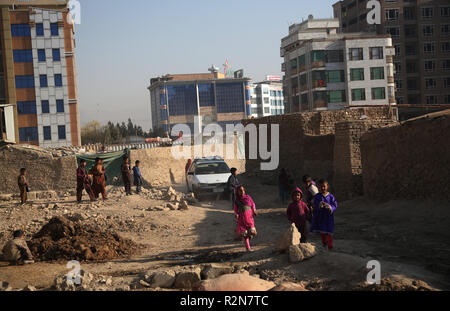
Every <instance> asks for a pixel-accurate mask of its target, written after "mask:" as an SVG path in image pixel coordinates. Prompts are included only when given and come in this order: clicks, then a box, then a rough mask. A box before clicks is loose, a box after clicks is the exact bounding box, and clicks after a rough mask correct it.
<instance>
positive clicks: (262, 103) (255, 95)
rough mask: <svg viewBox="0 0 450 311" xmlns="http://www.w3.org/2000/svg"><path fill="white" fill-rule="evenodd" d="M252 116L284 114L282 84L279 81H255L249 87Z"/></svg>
mask: <svg viewBox="0 0 450 311" xmlns="http://www.w3.org/2000/svg"><path fill="white" fill-rule="evenodd" d="M250 96H251V105H252V114H251V116H252V117H253V118H261V117H266V116H271V115H281V114H284V93H283V84H282V83H281V82H279V81H269V79H267V80H266V81H263V82H259V83H255V84H253V85H252V86H251V89H250Z"/></svg>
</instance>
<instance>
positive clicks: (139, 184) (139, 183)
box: [133, 160, 143, 194]
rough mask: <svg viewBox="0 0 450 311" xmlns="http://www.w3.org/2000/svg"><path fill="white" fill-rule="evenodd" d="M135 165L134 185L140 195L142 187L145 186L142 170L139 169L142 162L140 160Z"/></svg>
mask: <svg viewBox="0 0 450 311" xmlns="http://www.w3.org/2000/svg"><path fill="white" fill-rule="evenodd" d="M134 164H135V165H134V167H133V176H134V185H135V186H136V193H137V194H139V193H141V187H142V184H143V182H142V175H141V170H140V169H139V166H140V165H141V161H139V160H138V161H136V162H135V163H134Z"/></svg>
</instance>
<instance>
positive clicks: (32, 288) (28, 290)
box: [22, 285, 36, 292]
mask: <svg viewBox="0 0 450 311" xmlns="http://www.w3.org/2000/svg"><path fill="white" fill-rule="evenodd" d="M22 291H23V292H35V291H36V287H34V286H31V285H27V286H25V287H24V288H23V289H22Z"/></svg>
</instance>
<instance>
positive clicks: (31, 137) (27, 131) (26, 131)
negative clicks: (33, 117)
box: [19, 127, 39, 142]
mask: <svg viewBox="0 0 450 311" xmlns="http://www.w3.org/2000/svg"><path fill="white" fill-rule="evenodd" d="M19 139H20V141H21V142H30V141H39V138H38V129H37V127H22V128H19Z"/></svg>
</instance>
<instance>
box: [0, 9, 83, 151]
mask: <svg viewBox="0 0 450 311" xmlns="http://www.w3.org/2000/svg"><path fill="white" fill-rule="evenodd" d="M67 3H68V1H66V0H27V1H13V0H2V1H1V2H0V34H1V35H0V112H1V114H2V116H1V120H2V121H1V122H0V123H1V125H2V126H1V127H2V133H1V134H2V135H1V137H0V138H1V139H2V140H7V141H10V142H15V143H26V144H31V145H38V146H42V147H60V146H69V145H80V144H81V138H80V136H81V135H80V121H79V111H78V95H77V85H76V69H75V41H74V26H73V25H72V24H71V23H70V19H68V17H67V15H68V14H69V10H68V8H67ZM68 21H69V22H68Z"/></svg>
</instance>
